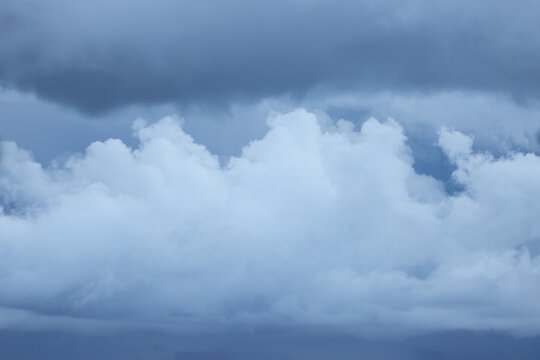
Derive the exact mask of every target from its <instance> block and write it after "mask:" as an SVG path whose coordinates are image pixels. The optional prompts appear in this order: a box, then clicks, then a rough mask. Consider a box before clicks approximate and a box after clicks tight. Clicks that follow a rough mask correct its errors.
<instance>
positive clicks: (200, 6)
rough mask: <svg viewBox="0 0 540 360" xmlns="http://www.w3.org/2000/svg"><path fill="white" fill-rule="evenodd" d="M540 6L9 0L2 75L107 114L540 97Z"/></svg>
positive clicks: (5, 80) (9, 82)
mask: <svg viewBox="0 0 540 360" xmlns="http://www.w3.org/2000/svg"><path fill="white" fill-rule="evenodd" d="M539 10H540V8H539V6H538V3H537V2H536V1H530V0H522V1H518V2H514V3H512V5H508V4H504V3H500V2H498V3H496V4H494V3H493V2H491V1H480V2H475V3H474V4H471V3H470V2H464V1H458V2H452V3H451V4H449V3H448V2H445V1H423V0H418V1H412V2H407V3H403V2H401V1H393V0H388V1H378V2H374V1H363V2H353V1H347V0H342V1H338V2H336V1H317V2H313V1H305V0H297V1H274V2H251V1H245V0H231V1H227V2H223V1H209V2H208V1H206V2H204V3H199V2H191V1H181V2H178V1H171V0H159V1H155V2H152V3H151V4H150V3H149V2H144V1H129V2H128V1H123V0H118V1H94V2H92V4H89V3H87V2H84V1H65V0H55V1H49V2H47V4H46V5H44V4H43V3H41V2H38V1H35V0H26V1H20V2H17V3H7V4H3V5H1V6H0V18H1V19H2V21H1V22H0V24H2V25H0V26H1V28H0V33H1V34H2V35H0V36H1V37H0V44H1V46H0V49H1V50H0V83H1V84H2V85H4V86H8V87H13V88H17V89H19V90H21V91H28V92H33V93H36V94H38V95H39V96H41V97H43V98H45V99H50V100H54V101H56V102H60V103H63V104H67V105H70V106H73V107H76V108H78V109H79V110H82V111H86V112H89V113H99V112H103V111H106V110H110V109H112V108H115V107H119V106H122V105H126V104H134V103H140V104H148V103H162V102H178V103H181V104H192V103H201V102H203V103H204V102H206V103H212V104H216V103H220V102H224V103H227V102H230V101H236V100H244V99H250V98H255V99H259V98H262V97H266V96H274V95H280V94H292V95H294V96H299V95H300V96H301V95H302V94H305V93H306V92H307V91H309V90H311V89H313V88H317V87H323V88H329V89H332V91H334V90H340V89H344V88H345V89H351V88H356V89H362V90H368V91H371V90H375V91H378V90H389V91H397V92H403V91H405V92H407V91H421V92H427V91H432V90H449V89H450V90H455V89H457V90H460V89H469V90H480V91H488V92H495V93H505V94H510V95H512V96H513V97H515V98H518V99H522V100H523V99H529V100H531V99H533V100H534V99H538V95H539V93H540V90H539V87H538V78H539V76H540V70H539V67H538V65H537V64H538V63H540V52H539V51H538V46H537V42H538V37H539V28H538V22H537V19H538V17H539Z"/></svg>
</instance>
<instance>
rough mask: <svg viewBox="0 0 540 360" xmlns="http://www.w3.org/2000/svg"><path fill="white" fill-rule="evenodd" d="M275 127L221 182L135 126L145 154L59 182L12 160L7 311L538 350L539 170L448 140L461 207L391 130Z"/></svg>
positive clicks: (114, 155)
mask: <svg viewBox="0 0 540 360" xmlns="http://www.w3.org/2000/svg"><path fill="white" fill-rule="evenodd" d="M268 125H269V127H270V129H269V131H268V133H267V134H266V135H265V136H264V137H263V138H262V139H260V140H257V141H253V142H251V143H250V144H249V145H248V146H246V147H245V148H244V149H243V152H242V155H241V156H239V157H237V158H232V159H231V160H230V162H229V163H228V164H226V165H224V166H222V165H220V163H219V161H218V159H217V157H216V156H215V155H213V154H211V153H210V152H209V151H208V150H207V149H206V148H205V147H204V146H201V145H199V144H196V143H195V142H194V141H193V139H192V138H191V137H190V136H189V135H187V134H186V133H184V132H183V131H182V129H181V127H180V125H179V122H178V121H177V120H175V119H174V118H170V117H168V118H164V119H162V120H161V121H159V122H157V123H154V124H146V123H145V122H144V121H142V120H139V121H137V122H136V123H135V125H134V132H135V135H136V136H137V138H138V139H139V141H140V145H139V146H138V147H137V148H129V147H128V146H126V145H125V144H124V143H123V142H121V141H119V140H115V139H110V140H107V141H104V142H94V143H92V144H91V145H90V146H89V147H88V148H87V150H86V152H85V153H84V154H79V155H74V156H72V157H70V158H69V159H68V160H67V161H65V162H64V163H59V164H55V165H54V166H51V167H50V168H43V167H42V166H41V165H40V164H39V163H36V162H34V161H33V160H32V157H31V156H30V155H29V153H27V152H26V151H24V150H22V149H19V148H18V147H17V146H16V145H15V144H14V143H10V142H5V143H3V145H2V146H3V147H2V161H1V163H0V194H1V195H2V202H3V204H4V208H3V212H2V214H1V215H0V229H1V238H0V251H1V253H2V254H3V261H2V262H1V264H0V306H1V307H2V308H3V309H4V310H3V311H15V312H17V311H19V312H20V311H23V312H24V313H28V314H37V315H36V316H39V319H40V321H39V323H40V324H41V325H40V326H45V325H43V324H44V323H45V324H46V323H47V320H46V319H50V324H51V325H50V326H51V327H54V326H59V325H58V324H59V323H61V322H60V321H56V322H55V321H54V319H58V318H62V319H64V318H70V319H75V320H77V319H80V321H81V323H83V322H84V321H85V320H84V319H91V320H92V321H97V320H100V321H105V322H106V321H111V322H114V323H115V324H116V323H122V322H125V323H129V324H138V325H139V326H146V325H148V326H151V325H155V324H160V325H167V326H172V327H176V328H183V327H194V326H202V327H210V328H215V327H220V326H240V325H249V326H268V325H277V326H336V327H339V328H343V329H348V330H350V331H356V332H363V333H369V334H390V333H395V332H401V331H403V332H413V331H429V330H443V329H456V328H466V329H500V330H508V331H513V332H516V333H534V334H538V333H540V327H539V326H538V324H540V321H538V320H539V317H540V305H538V302H537V301H536V299H538V297H539V296H540V287H539V286H538V283H539V280H540V279H539V278H540V257H539V256H538V253H539V246H538V245H539V239H540V225H539V222H538V219H537V214H538V213H540V202H539V200H540V188H539V187H538V186H537V185H538V184H539V183H540V157H538V156H535V155H534V154H523V153H510V154H507V155H506V156H504V157H500V158H494V157H493V156H492V155H490V154H488V153H475V152H473V151H472V150H471V146H472V139H471V138H470V137H468V136H466V135H464V134H461V133H459V132H457V131H455V130H451V129H446V128H443V129H441V132H440V140H439V145H440V146H441V147H442V148H443V150H444V152H445V153H446V154H447V156H448V158H449V160H450V161H452V162H453V163H454V165H455V166H456V170H455V172H454V174H453V176H454V177H455V180H456V181H457V182H459V183H460V184H462V186H463V188H464V190H463V192H461V193H458V194H454V195H452V196H451V195H448V194H447V193H445V191H444V189H443V186H442V184H441V183H440V182H438V181H436V180H435V179H434V178H432V177H430V176H426V175H420V174H418V173H416V172H415V171H414V169H413V166H412V164H413V161H414V159H413V158H412V156H411V152H410V150H409V148H408V147H407V145H406V137H405V135H404V132H403V130H402V128H401V127H400V125H399V124H398V123H397V122H395V121H393V120H388V121H386V122H384V123H381V122H379V121H377V120H375V119H373V118H372V119H369V120H368V121H366V122H365V123H364V124H363V125H362V127H361V129H359V130H356V129H355V128H354V126H353V124H351V123H349V122H346V121H339V122H337V123H335V124H334V123H328V122H324V123H321V122H319V121H318V119H317V117H316V116H315V115H314V114H312V113H309V112H306V111H305V110H302V109H299V110H296V111H294V112H291V113H288V114H284V115H274V116H272V117H271V118H270V119H269V120H268ZM12 318H13V317H12ZM44 319H45V320H44ZM31 324H32V321H25V322H21V323H18V322H17V321H15V320H10V321H8V322H7V323H6V322H4V323H3V324H2V326H9V327H13V326H21V327H31Z"/></svg>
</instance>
